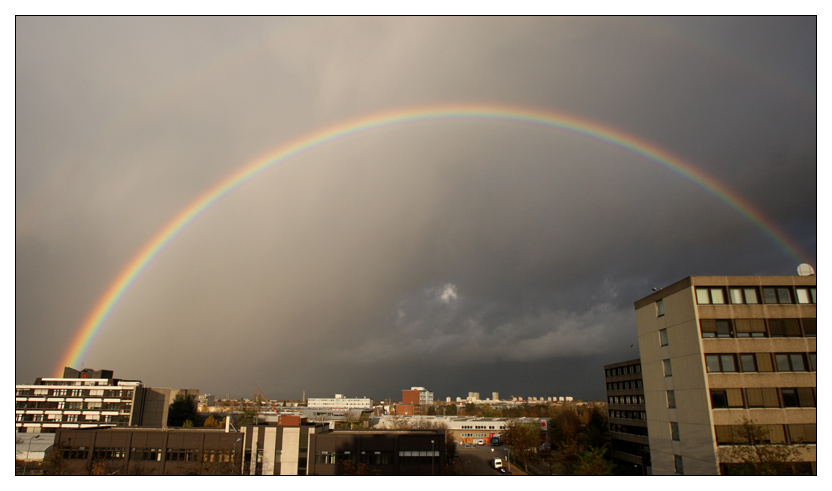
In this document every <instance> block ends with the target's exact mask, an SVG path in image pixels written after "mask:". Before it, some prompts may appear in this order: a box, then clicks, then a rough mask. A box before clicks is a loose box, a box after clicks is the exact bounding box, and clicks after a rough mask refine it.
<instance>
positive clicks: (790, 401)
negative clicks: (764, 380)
mask: <svg viewBox="0 0 832 491" xmlns="http://www.w3.org/2000/svg"><path fill="white" fill-rule="evenodd" d="M780 391H781V393H782V394H783V406H784V407H800V400H799V399H798V398H797V389H781V390H780Z"/></svg>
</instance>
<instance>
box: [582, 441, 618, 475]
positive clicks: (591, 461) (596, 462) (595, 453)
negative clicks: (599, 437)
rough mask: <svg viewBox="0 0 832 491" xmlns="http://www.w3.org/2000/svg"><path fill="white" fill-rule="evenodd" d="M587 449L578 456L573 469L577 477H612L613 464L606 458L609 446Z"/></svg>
mask: <svg viewBox="0 0 832 491" xmlns="http://www.w3.org/2000/svg"><path fill="white" fill-rule="evenodd" d="M585 448H586V449H585V450H584V451H583V452H582V453H580V454H578V459H577V462H576V464H575V467H574V469H573V472H572V473H573V474H574V475H576V476H611V475H612V474H613V472H612V471H613V468H614V466H613V464H612V462H610V461H609V460H606V459H605V458H604V454H605V453H606V452H607V446H606V445H604V446H602V447H599V448H596V447H585Z"/></svg>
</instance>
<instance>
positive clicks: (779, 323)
mask: <svg viewBox="0 0 832 491" xmlns="http://www.w3.org/2000/svg"><path fill="white" fill-rule="evenodd" d="M768 330H769V332H770V333H771V337H783V336H785V335H786V326H785V324H784V323H783V319H769V320H768Z"/></svg>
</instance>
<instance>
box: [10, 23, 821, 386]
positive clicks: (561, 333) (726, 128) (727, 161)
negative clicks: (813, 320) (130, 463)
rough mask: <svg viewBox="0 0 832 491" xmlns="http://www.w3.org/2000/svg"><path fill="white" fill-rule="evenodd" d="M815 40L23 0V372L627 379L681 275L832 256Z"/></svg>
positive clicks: (774, 29)
mask: <svg viewBox="0 0 832 491" xmlns="http://www.w3.org/2000/svg"><path fill="white" fill-rule="evenodd" d="M333 40H335V42H333ZM816 43H817V32H816V19H815V18H814V17H697V18H685V17H682V18H672V17H646V18H642V17H625V18H619V17H614V18H606V17H589V18H582V17H568V18H566V17H544V18H523V17H512V18H499V17H498V18H464V17H457V18H442V17H433V18H415V17H414V18H384V17H378V18H361V17H350V18H328V17H317V18H271V17H256V18H251V17H230V18H227V17H201V18H196V17H170V18H162V17H120V18H109V17H91V18H88V17H18V18H17V19H16V86H17V88H16V153H17V155H16V166H15V169H16V173H15V186H16V193H15V200H16V203H15V213H16V228H15V247H16V264H15V266H16V283H15V316H16V318H15V335H16V342H15V371H16V383H18V384H20V383H31V382H32V381H33V380H34V379H35V378H37V377H50V376H55V372H56V370H58V369H59V368H62V367H60V366H59V365H61V364H65V363H72V364H75V365H76V366H74V367H73V368H77V369H81V368H95V369H108V370H113V371H114V372H115V373H116V374H117V376H118V377H124V378H135V379H140V380H142V381H143V382H145V383H147V384H149V385H152V386H164V387H192V388H198V389H199V390H200V392H202V393H211V394H215V395H217V396H220V395H222V396H224V395H225V394H227V393H228V394H230V395H231V396H232V397H248V396H250V395H251V394H252V393H253V392H254V388H253V386H254V385H257V386H258V387H260V389H262V390H263V392H264V393H266V394H267V395H268V396H269V397H270V398H273V399H293V398H298V397H300V394H301V393H302V392H303V391H305V392H306V394H307V396H308V397H331V395H332V394H335V393H341V394H346V395H347V396H349V397H355V396H366V397H370V398H373V399H387V398H388V397H391V398H396V397H397V394H400V391H401V390H402V389H405V388H407V387H410V386H413V385H420V386H423V387H426V388H428V389H429V390H431V391H433V392H434V393H435V394H436V395H437V397H436V400H444V398H445V397H446V396H452V397H454V398H455V397H456V396H464V394H467V393H468V392H470V391H479V392H480V393H481V394H490V393H491V392H499V393H500V394H505V395H506V396H507V395H509V394H516V395H522V396H523V397H526V396H527V395H533V396H538V395H543V396H547V395H552V396H555V395H558V396H560V395H563V396H567V395H570V396H573V397H574V398H575V399H576V400H577V399H583V400H603V398H604V371H603V366H604V365H607V364H610V363H615V362H619V361H622V360H629V359H634V358H638V356H639V354H638V348H637V346H638V344H637V335H636V329H635V312H634V308H633V303H634V302H635V301H636V300H638V299H640V298H643V297H644V296H646V295H647V294H648V293H649V292H650V291H651V289H652V288H660V287H663V286H666V285H670V284H672V283H674V282H676V281H678V280H680V279H682V278H685V277H687V276H692V275H709V274H720V275H723V274H724V275H793V274H795V272H796V268H797V266H798V264H800V263H801V262H808V263H810V264H812V265H813V266H814V265H815V263H816V255H817V191H816V189H817V163H816V161H817V148H816V140H817V127H816V119H817V109H816V104H817V103H816V90H817V87H816V71H817V62H816V59H817V52H816ZM75 362H77V364H76V363H75ZM504 397H505V396H504Z"/></svg>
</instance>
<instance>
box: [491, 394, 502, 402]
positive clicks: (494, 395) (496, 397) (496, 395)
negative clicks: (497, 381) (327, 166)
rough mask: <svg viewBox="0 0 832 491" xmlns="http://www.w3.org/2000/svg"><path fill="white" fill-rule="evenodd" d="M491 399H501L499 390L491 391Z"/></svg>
mask: <svg viewBox="0 0 832 491" xmlns="http://www.w3.org/2000/svg"><path fill="white" fill-rule="evenodd" d="M491 400H492V401H499V400H500V393H499V392H492V393H491Z"/></svg>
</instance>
